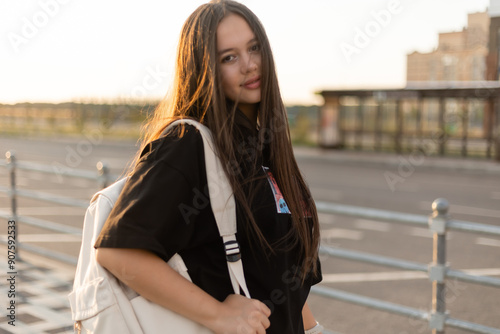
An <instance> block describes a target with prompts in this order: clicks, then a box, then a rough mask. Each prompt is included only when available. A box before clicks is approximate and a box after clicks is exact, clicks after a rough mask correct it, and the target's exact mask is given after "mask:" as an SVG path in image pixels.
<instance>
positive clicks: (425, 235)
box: [409, 227, 453, 240]
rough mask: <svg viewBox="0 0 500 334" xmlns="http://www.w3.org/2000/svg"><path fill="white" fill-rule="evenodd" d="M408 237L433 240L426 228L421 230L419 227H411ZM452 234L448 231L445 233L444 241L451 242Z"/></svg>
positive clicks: (430, 232)
mask: <svg viewBox="0 0 500 334" xmlns="http://www.w3.org/2000/svg"><path fill="white" fill-rule="evenodd" d="M409 234H410V235H412V236H414V237H422V238H431V239H432V238H433V237H434V236H433V233H432V231H431V230H430V229H427V228H421V227H413V228H412V229H411V230H410V233H409ZM452 236H453V233H452V232H450V231H448V232H446V240H451V239H452V238H453V237H452Z"/></svg>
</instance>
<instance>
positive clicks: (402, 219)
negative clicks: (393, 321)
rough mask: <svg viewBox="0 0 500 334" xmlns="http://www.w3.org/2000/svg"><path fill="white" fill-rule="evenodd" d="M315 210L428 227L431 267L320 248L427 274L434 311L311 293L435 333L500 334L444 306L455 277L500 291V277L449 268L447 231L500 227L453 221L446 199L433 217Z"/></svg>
mask: <svg viewBox="0 0 500 334" xmlns="http://www.w3.org/2000/svg"><path fill="white" fill-rule="evenodd" d="M316 207H317V208H318V212H322V213H329V214H336V215H344V216H352V217H358V218H367V219H372V220H380V221H384V222H391V223H400V224H409V225H418V226H428V227H429V228H430V231H431V232H432V233H433V239H434V243H433V262H432V263H431V264H430V265H427V264H422V263H415V262H411V261H405V260H400V259H394V258H390V257H385V256H380V255H372V254H366V253H362V252H356V251H351V250H346V249H340V248H330V247H325V246H321V247H320V254H324V255H329V256H334V257H338V258H343V259H346V260H352V261H360V262H365V263H371V264H375V265H381V266H388V267H393V268H398V269H405V270H413V271H420V272H425V273H428V276H429V279H430V280H431V281H432V285H433V289H432V310H430V311H429V312H423V311H421V310H418V309H415V308H411V307H407V306H403V305H398V304H394V303H388V302H385V301H381V300H378V299H373V298H368V297H365V296H360V295H356V294H352V293H347V292H344V291H339V290H336V289H332V288H328V287H324V286H314V287H312V289H311V292H313V293H315V294H318V295H321V296H325V297H329V298H334V299H338V300H341V301H345V302H349V303H354V304H358V305H363V306H367V307H371V308H374V309H378V310H382V311H386V312H390V313H394V314H399V315H404V316H407V317H410V318H413V319H419V320H425V321H428V323H429V327H430V328H431V329H432V332H433V334H444V332H445V326H449V327H455V328H459V329H463V330H468V331H471V332H474V333H484V334H500V329H498V328H492V327H487V326H483V325H480V324H476V323H472V322H467V321H463V320H460V319H455V318H451V317H449V316H448V313H447V312H446V303H445V301H446V298H445V295H446V293H445V291H446V280H445V279H446V278H453V279H456V280H458V281H463V282H469V283H475V284H480V285H484V286H490V287H495V288H500V279H498V278H494V277H487V276H479V275H470V274H467V273H465V272H463V271H459V270H452V269H450V268H449V267H448V266H447V264H446V252H445V249H446V232H447V231H448V230H457V231H462V232H473V233H482V234H488V235H495V236H500V227H498V226H492V225H485V224H478V223H474V222H467V221H459V220H451V219H450V217H449V215H448V209H449V203H448V201H447V200H445V199H442V198H440V199H437V200H435V201H434V202H433V203H432V210H433V214H432V216H431V217H426V216H421V215H412V214H404V213H399V212H392V211H385V210H377V209H369V208H360V207H355V206H348V205H340V204H332V203H325V202H316Z"/></svg>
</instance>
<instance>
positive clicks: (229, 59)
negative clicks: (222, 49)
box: [222, 55, 236, 63]
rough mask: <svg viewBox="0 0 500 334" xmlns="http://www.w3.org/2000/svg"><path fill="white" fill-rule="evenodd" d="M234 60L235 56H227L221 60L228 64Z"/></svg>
mask: <svg viewBox="0 0 500 334" xmlns="http://www.w3.org/2000/svg"><path fill="white" fill-rule="evenodd" d="M235 59H236V57H235V56H233V55H229V56H225V57H224V58H222V62H223V63H229V62H231V61H233V60H235Z"/></svg>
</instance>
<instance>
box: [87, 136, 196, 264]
mask: <svg viewBox="0 0 500 334" xmlns="http://www.w3.org/2000/svg"><path fill="white" fill-rule="evenodd" d="M176 140H177V142H175V143H174V145H167V148H168V149H167V151H165V149H163V148H159V149H153V150H152V151H151V152H150V153H148V154H147V155H146V156H145V157H143V158H142V159H141V160H140V162H139V163H138V165H137V166H136V169H135V171H134V173H133V174H132V175H131V177H130V179H129V180H128V182H127V183H126V184H125V186H124V188H123V190H122V193H121V194H120V196H119V198H118V200H117V202H116V204H115V205H114V207H113V209H112V211H111V213H110V215H109V217H108V219H107V221H106V223H105V225H104V227H103V229H102V231H101V234H100V235H99V238H98V239H97V242H96V244H95V247H96V248H98V247H111V248H140V249H145V250H149V251H152V252H154V253H156V254H157V255H158V256H160V257H161V258H162V259H163V260H165V261H168V260H169V259H170V257H172V255H174V254H175V253H177V252H179V250H181V249H183V248H185V247H186V246H187V245H188V244H189V240H190V238H191V237H192V234H193V231H194V226H195V224H194V220H195V219H196V215H194V214H192V212H193V209H194V208H193V200H194V197H195V193H196V191H195V189H196V188H200V183H199V181H200V180H199V175H200V173H199V170H200V159H204V156H203V151H201V152H200V151H199V148H200V144H201V145H203V142H202V139H201V136H200V135H199V134H197V136H193V134H191V135H190V136H187V138H182V139H180V140H179V139H176ZM186 144H187V145H186ZM172 146H174V148H173V149H172ZM186 146H188V148H189V149H188V150H187V151H188V152H189V153H190V154H185V152H186ZM160 147H161V145H160ZM201 149H202V146H201ZM183 166H184V167H185V168H183V169H182V167H183ZM201 167H203V173H205V170H204V164H203V166H201Z"/></svg>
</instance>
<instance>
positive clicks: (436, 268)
mask: <svg viewBox="0 0 500 334" xmlns="http://www.w3.org/2000/svg"><path fill="white" fill-rule="evenodd" d="M6 157H7V164H1V163H0V167H6V168H7V170H8V173H9V179H10V187H4V186H0V191H1V192H5V193H7V194H8V196H9V198H10V203H11V212H10V213H8V212H3V211H0V218H4V219H14V220H15V221H18V222H22V223H24V224H27V225H31V226H36V227H40V228H44V229H47V230H52V231H55V232H59V233H64V234H72V235H77V236H81V234H82V229H81V228H76V227H71V226H67V225H64V224H59V223H55V222H51V221H47V220H42V219H38V218H34V217H27V216H20V215H19V214H18V211H17V208H18V205H17V198H18V197H25V198H31V199H37V200H43V201H47V202H51V203H56V204H63V205H68V206H72V207H81V208H86V207H87V206H88V204H89V203H88V201H82V200H77V199H72V198H68V197H63V196H57V195H54V194H47V193H42V192H37V191H28V190H21V189H17V185H16V171H17V170H25V171H36V172H42V173H47V174H56V173H55V172H54V170H53V168H51V167H50V166H44V165H39V164H32V163H20V162H17V161H16V159H15V155H14V153H13V152H7V154H6ZM97 169H98V171H97V172H95V173H93V172H89V171H84V170H72V171H71V172H70V171H68V172H67V173H65V175H66V176H68V177H77V178H84V179H88V180H95V181H96V182H97V183H98V185H99V187H101V188H103V187H106V186H107V185H108V184H109V182H110V181H111V180H114V179H116V178H117V176H112V175H110V173H109V169H108V168H107V167H106V165H105V164H103V163H101V162H99V163H98V164H97ZM316 206H317V208H318V212H321V213H327V214H335V215H344V216H352V217H358V218H368V219H374V220H380V221H385V222H390V223H400V224H409V225H418V226H428V227H429V228H430V231H431V232H432V233H433V238H434V243H433V262H432V263H431V265H428V264H421V263H416V262H411V261H406V260H401V259H395V258H390V257H385V256H380V255H373V254H366V253H362V252H357V251H352V250H347V249H340V248H331V247H326V246H321V247H320V254H323V255H328V256H333V257H338V258H342V259H346V260H352V261H360V262H365V263H371V264H375V265H381V266H388V267H393V268H398V269H405V270H413V271H420V272H425V273H428V277H429V279H430V280H431V281H432V284H433V292H432V305H433V307H432V309H431V310H430V311H429V312H424V311H421V310H418V309H415V308H411V307H407V306H403V305H398V304H394V303H389V302H386V301H383V300H378V299H374V298H368V297H365V296H360V295H356V294H352V293H347V292H344V291H340V290H337V289H333V288H329V287H326V286H314V287H312V289H311V292H312V293H315V294H318V295H321V296H324V297H328V298H333V299H337V300H341V301H345V302H349V303H354V304H358V305H362V306H366V307H371V308H375V309H378V310H382V311H386V312H390V313H394V314H399V315H403V316H407V317H410V318H413V319H419V320H423V321H427V322H428V323H429V327H430V329H431V330H432V333H433V334H444V333H445V328H446V326H449V327H455V328H459V329H463V330H468V331H470V332H474V333H484V334H500V329H498V328H492V327H487V326H483V325H480V324H476V323H472V322H467V321H463V320H460V319H455V318H452V317H450V316H449V315H448V313H447V312H446V304H445V298H444V296H445V291H446V278H453V279H456V280H459V281H463V282H469V283H475V284H480V285H484V286H490V287H495V288H500V279H498V278H494V277H488V276H480V275H471V274H468V273H465V272H463V271H459V270H452V269H451V268H449V267H448V266H447V264H446V256H445V254H446V253H445V249H446V233H447V231H448V230H457V231H462V232H472V233H482V234H488V235H495V236H500V227H498V226H492V225H485V224H478V223H474V222H468V221H459V220H452V219H450V217H449V215H448V208H449V203H448V201H446V200H445V199H437V200H435V201H434V202H433V204H432V210H433V214H432V216H430V217H427V216H422V215H414V214H406V213H400V212H393V211H385V210H378V209H371V208H363V207H356V206H349V205H341V204H333V203H326V202H320V201H318V202H316ZM82 221H83V219H82ZM17 236H19V229H18V230H17ZM0 243H5V241H3V240H0ZM17 246H18V248H21V249H24V250H27V251H32V252H36V253H38V254H40V255H44V256H47V257H50V258H54V259H57V260H60V261H63V262H66V263H70V264H73V265H76V262H77V259H76V258H74V257H71V256H68V255H66V254H61V253H58V252H55V251H51V250H48V249H44V248H42V247H36V246H33V245H28V244H25V243H23V244H20V243H19V241H17ZM18 254H19V253H18ZM440 297H441V298H440ZM325 333H327V332H325Z"/></svg>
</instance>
